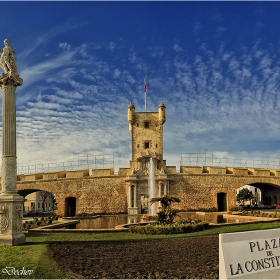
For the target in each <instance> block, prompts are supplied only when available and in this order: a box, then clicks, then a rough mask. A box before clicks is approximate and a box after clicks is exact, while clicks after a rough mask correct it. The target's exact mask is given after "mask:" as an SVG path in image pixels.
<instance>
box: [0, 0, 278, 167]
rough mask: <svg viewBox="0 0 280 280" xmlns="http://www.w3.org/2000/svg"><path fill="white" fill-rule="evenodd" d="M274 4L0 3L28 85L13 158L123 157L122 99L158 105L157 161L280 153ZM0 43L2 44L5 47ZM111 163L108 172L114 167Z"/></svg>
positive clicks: (127, 152)
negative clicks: (162, 110) (162, 116)
mask: <svg viewBox="0 0 280 280" xmlns="http://www.w3.org/2000/svg"><path fill="white" fill-rule="evenodd" d="M279 14H280V2H259V1H257V2H251V1H249V2H240V1H238V2H220V1H217V2H211V1H208V2H205V1H203V2H190V1H186V2H183V1H180V2H160V1H156V2H127V1H125V2H99V1H98V2H92V1H85V2H75V1H69V2H68V1H62V2H55V1H50V2H48V1H47V2H35V1H30V2H13V1H9V2H8V1H7V2H5V1H1V17H0V29H1V32H0V34H1V35H2V39H3V40H4V39H6V38H8V39H9V40H10V41H11V45H12V47H13V48H14V50H15V52H16V54H15V56H16V58H17V68H18V72H19V74H20V76H21V77H22V78H23V80H24V83H23V85H22V86H20V87H18V88H17V156H18V161H19V164H20V165H32V164H45V163H54V162H69V161H76V160H77V159H78V157H79V156H81V155H83V154H84V153H85V152H87V151H88V152H89V153H90V154H94V155H101V154H113V155H114V161H115V169H117V168H118V167H128V166H129V160H130V159H131V135H130V133H129V131H128V122H127V106H128V105H129V103H130V102H132V103H133V104H134V105H135V107H136V111H137V112H141V111H144V94H143V80H144V78H146V79H147V83H148V111H157V106H158V105H159V104H160V102H163V103H164V104H165V106H166V118H167V120H166V123H165V124H164V159H166V161H167V165H176V166H177V167H179V165H180V157H181V153H200V152H204V151H205V150H206V149H207V150H210V151H212V152H213V153H214V154H215V156H216V157H222V158H236V159H239V158H247V159H259V158H262V157H263V156H264V155H267V154H269V155H270V156H271V157H273V158H280V155H279V152H280V141H279V138H280V133H279V131H280V122H279V109H280V95H279V91H280V90H279V89H280V40H279V34H280V24H279ZM3 46H4V45H3ZM115 171H116V170H115Z"/></svg>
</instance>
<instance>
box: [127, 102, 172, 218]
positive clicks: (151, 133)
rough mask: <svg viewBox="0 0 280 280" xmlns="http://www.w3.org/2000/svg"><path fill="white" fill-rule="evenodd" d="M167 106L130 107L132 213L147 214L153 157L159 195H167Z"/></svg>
mask: <svg viewBox="0 0 280 280" xmlns="http://www.w3.org/2000/svg"><path fill="white" fill-rule="evenodd" d="M165 108H166V107H165V105H164V104H163V103H160V104H159V106H158V112H137V113H136V112H135V107H134V105H133V104H132V103H130V104H129V106H128V107H127V117H128V123H129V132H130V133H131V139H132V142H131V149H132V159H131V161H130V169H131V175H130V176H128V178H127V182H128V184H127V187H128V189H127V193H128V213H129V214H139V213H143V211H144V210H143V209H144V208H145V207H146V206H147V204H148V202H149V199H150V197H149V190H148V188H149V186H148V175H149V174H148V173H149V171H148V169H149V164H150V160H151V159H152V160H153V164H154V170H155V171H154V173H155V174H154V175H155V180H156V189H157V192H156V195H157V196H161V195H163V194H167V192H168V188H169V180H168V176H167V174H166V162H165V160H163V124H164V123H165Z"/></svg>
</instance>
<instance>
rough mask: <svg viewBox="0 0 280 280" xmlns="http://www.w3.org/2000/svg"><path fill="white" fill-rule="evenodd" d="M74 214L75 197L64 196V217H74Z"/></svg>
mask: <svg viewBox="0 0 280 280" xmlns="http://www.w3.org/2000/svg"><path fill="white" fill-rule="evenodd" d="M75 215H76V197H72V196H71V197H66V198H65V211H64V216H65V217H74V216H75Z"/></svg>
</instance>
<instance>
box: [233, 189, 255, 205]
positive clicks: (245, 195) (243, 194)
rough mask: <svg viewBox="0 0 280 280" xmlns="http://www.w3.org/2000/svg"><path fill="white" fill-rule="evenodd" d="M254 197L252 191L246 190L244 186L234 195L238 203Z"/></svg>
mask: <svg viewBox="0 0 280 280" xmlns="http://www.w3.org/2000/svg"><path fill="white" fill-rule="evenodd" d="M253 198H254V195H253V193H252V191H250V190H248V189H247V188H244V189H242V190H240V191H239V193H238V194H237V196H236V201H237V202H238V203H239V204H244V202H245V201H247V200H251V199H253Z"/></svg>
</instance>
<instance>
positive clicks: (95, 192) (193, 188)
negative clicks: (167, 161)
mask: <svg viewBox="0 0 280 280" xmlns="http://www.w3.org/2000/svg"><path fill="white" fill-rule="evenodd" d="M120 174H121V175H120ZM128 174H131V170H130V169H128V168H126V169H121V171H120V172H119V174H118V175H114V172H113V171H112V169H98V170H97V169H96V170H92V176H89V171H88V170H76V171H59V172H52V173H51V172H49V173H40V174H32V175H19V176H18V182H17V190H18V192H19V193H20V194H23V195H26V194H28V193H31V192H32V191H34V190H45V191H49V192H51V193H53V194H55V195H56V198H57V202H58V210H57V213H58V214H59V215H64V213H65V199H66V198H67V197H75V198H76V214H79V213H83V212H85V213H104V212H110V213H119V212H122V213H124V212H127V207H128V205H127V201H128V199H127V197H128V193H127V182H126V180H127V178H128V177H127V176H128ZM166 175H167V177H168V180H169V195H171V196H175V197H178V198H180V199H181V202H180V203H179V204H178V205H176V207H177V206H178V207H179V208H181V209H188V208H195V209H198V208H211V207H216V208H217V194H218V193H225V194H226V195H227V196H226V197H227V207H228V209H230V208H231V207H234V206H235V205H236V189H237V188H239V187H241V186H244V185H247V184H253V183H262V184H267V186H270V185H272V186H274V189H269V188H268V190H267V191H266V193H267V194H268V195H273V196H276V197H277V201H278V203H279V202H280V187H279V186H280V176H279V175H280V171H279V170H270V169H257V168H255V169H253V168H233V167H232V168H230V167H227V168H222V167H215V168H214V167H204V168H201V167H187V166H181V167H180V173H178V172H177V173H176V168H175V167H167V168H166ZM143 184H144V183H143V180H142V181H141V182H140V181H139V186H142V188H143Z"/></svg>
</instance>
